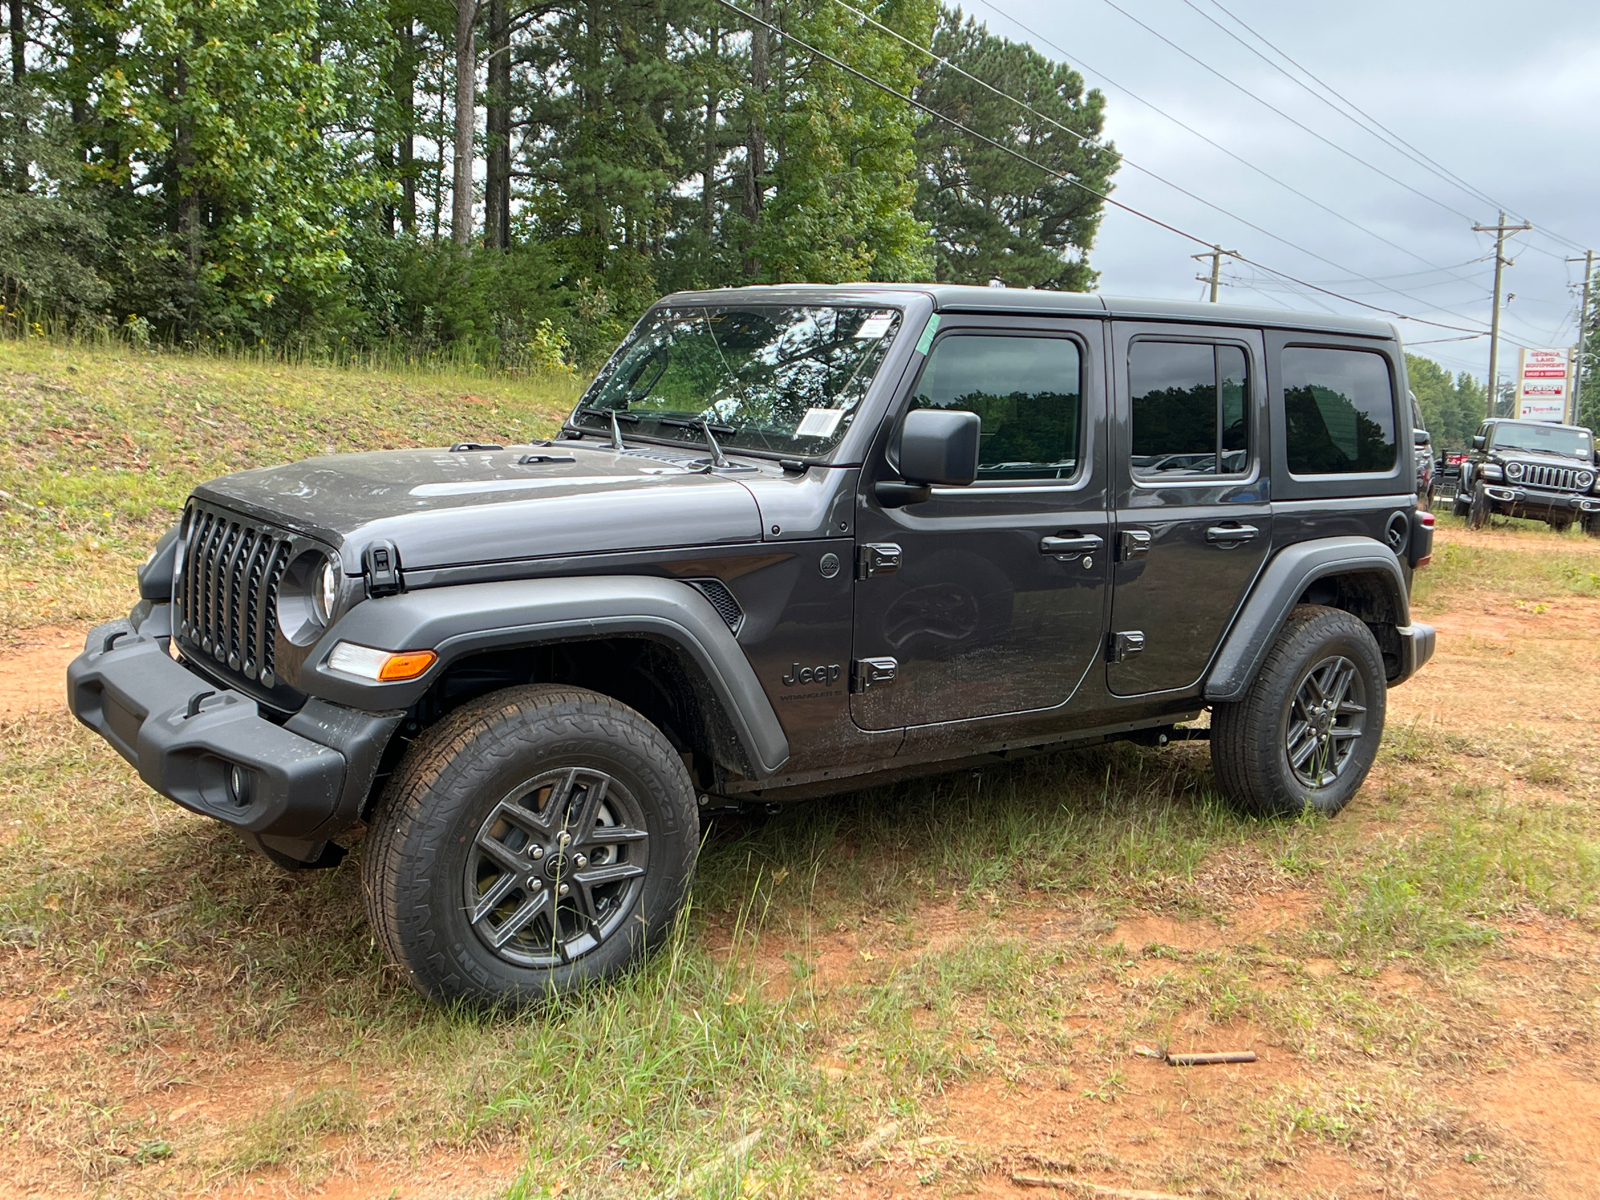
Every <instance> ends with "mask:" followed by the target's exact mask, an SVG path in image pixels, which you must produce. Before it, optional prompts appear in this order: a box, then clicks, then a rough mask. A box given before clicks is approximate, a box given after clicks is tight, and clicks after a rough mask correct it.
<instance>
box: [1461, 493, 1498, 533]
mask: <svg viewBox="0 0 1600 1200" xmlns="http://www.w3.org/2000/svg"><path fill="white" fill-rule="evenodd" d="M1493 513H1494V507H1493V505H1492V503H1491V502H1490V500H1489V490H1488V489H1487V488H1486V487H1484V485H1483V484H1481V483H1480V484H1477V485H1476V486H1475V487H1474V488H1473V489H1472V502H1471V504H1470V506H1469V507H1468V509H1467V528H1468V529H1482V528H1483V527H1484V526H1485V525H1487V524H1488V523H1489V518H1490V516H1492V515H1493Z"/></svg>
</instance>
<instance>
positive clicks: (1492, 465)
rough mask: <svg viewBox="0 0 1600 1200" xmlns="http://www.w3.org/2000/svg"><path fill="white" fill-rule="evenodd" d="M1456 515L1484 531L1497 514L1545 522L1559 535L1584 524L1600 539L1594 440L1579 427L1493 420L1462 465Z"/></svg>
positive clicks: (1599, 479)
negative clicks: (1574, 524) (1579, 524)
mask: <svg viewBox="0 0 1600 1200" xmlns="http://www.w3.org/2000/svg"><path fill="white" fill-rule="evenodd" d="M1451 507H1452V511H1453V512H1454V513H1455V515H1456V516H1458V517H1465V518H1466V519H1467V525H1468V526H1469V527H1470V528H1472V529H1481V528H1483V526H1485V525H1487V524H1488V523H1489V518H1490V516H1492V515H1493V514H1495V513H1499V514H1500V515H1501V516H1507V517H1524V518H1527V519H1529V520H1533V521H1544V522H1545V523H1546V524H1548V525H1549V526H1550V528H1551V529H1554V530H1556V531H1557V532H1558V533H1560V532H1565V531H1566V530H1567V529H1570V528H1571V527H1572V522H1573V521H1575V520H1576V521H1580V522H1582V524H1583V528H1584V531H1585V532H1586V533H1588V534H1590V535H1591V536H1594V537H1600V473H1597V472H1596V470H1595V458H1594V435H1593V434H1591V433H1590V432H1589V431H1588V430H1587V429H1584V428H1583V427H1581V426H1578V425H1550V424H1546V423H1545V422H1542V421H1514V420H1510V419H1508V418H1504V417H1500V418H1491V419H1490V420H1487V421H1485V422H1484V423H1483V425H1482V426H1481V427H1480V428H1479V430H1478V434H1477V436H1476V437H1474V438H1473V439H1472V451H1471V453H1470V454H1468V455H1467V458H1466V461H1464V462H1463V463H1462V464H1461V482H1460V484H1459V485H1458V487H1457V488H1456V492H1455V495H1454V497H1453V498H1452V500H1451Z"/></svg>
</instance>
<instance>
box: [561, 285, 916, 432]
mask: <svg viewBox="0 0 1600 1200" xmlns="http://www.w3.org/2000/svg"><path fill="white" fill-rule="evenodd" d="M900 323H901V316H900V313H899V312H898V311H897V310H895V309H889V308H873V307H859V308H857V307H848V308H847V307H840V306H836V305H804V306H783V305H749V306H738V307H732V306H730V307H726V308H710V307H678V308H660V309H657V310H655V311H654V312H652V313H650V314H649V315H648V316H646V318H645V319H644V320H643V321H641V322H640V323H639V325H638V326H637V327H636V328H635V329H634V331H633V333H632V334H630V335H629V337H628V340H627V341H625V342H623V344H622V345H621V346H620V347H619V348H618V349H617V352H616V353H615V354H614V355H612V356H611V361H610V362H608V363H607V364H606V366H605V368H604V369H603V370H602V371H601V372H600V374H599V375H598V376H597V377H596V379H595V381H594V383H593V384H591V385H590V387H589V390H588V391H587V392H585V393H584V396H583V399H582V400H580V401H579V402H578V408H577V410H576V412H574V414H573V419H574V421H575V422H576V423H577V424H578V425H579V426H580V427H581V428H585V429H597V430H603V431H609V430H610V428H611V414H612V413H615V414H616V415H617V418H618V420H619V421H624V422H626V423H625V424H624V425H623V426H622V429H623V436H624V439H626V437H627V435H628V433H630V432H632V433H639V434H645V435H648V436H650V437H657V438H661V439H663V440H666V441H677V442H684V443H686V444H688V443H692V444H695V445H702V446H703V445H704V444H705V435H704V433H703V432H702V431H701V429H700V426H699V422H701V421H702V420H703V421H705V422H707V423H708V424H709V425H710V427H711V430H712V432H713V433H714V434H715V435H716V437H717V439H718V441H720V442H721V443H722V444H723V445H724V446H727V447H728V448H730V449H744V450H767V451H772V452H775V453H778V454H784V455H793V456H796V457H810V456H814V455H819V454H826V453H827V452H828V451H830V450H832V449H833V447H834V446H836V445H837V444H838V442H839V439H840V438H841V437H843V436H844V431H845V430H846V429H848V428H849V426H850V420H851V417H852V416H853V415H854V413H855V411H856V407H857V406H858V405H859V404H860V403H861V400H862V397H864V396H865V395H866V394H867V388H868V386H869V385H870V384H871V383H872V380H873V377H874V376H875V375H876V374H877V373H878V368H879V367H881V366H882V365H883V359H884V356H885V355H886V354H887V353H888V350H889V346H890V344H891V343H892V342H893V341H894V338H895V334H896V333H897V332H898V331H899V328H900Z"/></svg>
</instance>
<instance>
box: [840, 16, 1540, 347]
mask: <svg viewBox="0 0 1600 1200" xmlns="http://www.w3.org/2000/svg"><path fill="white" fill-rule="evenodd" d="M835 2H836V3H840V4H843V3H844V0H835ZM978 2H979V3H981V4H983V5H984V7H986V8H989V9H991V10H992V11H993V12H994V13H996V14H997V15H998V16H1001V17H1003V18H1005V19H1006V20H1007V21H1009V22H1011V24H1013V25H1015V26H1016V27H1017V28H1018V29H1021V30H1022V31H1023V32H1024V33H1026V34H1027V35H1028V36H1029V37H1031V38H1033V39H1034V40H1035V41H1037V42H1039V43H1041V44H1043V45H1046V46H1048V47H1050V48H1051V49H1052V50H1054V51H1055V52H1056V53H1057V54H1059V55H1061V57H1062V58H1063V59H1064V60H1065V61H1067V62H1070V63H1076V65H1077V66H1078V67H1079V68H1080V69H1081V70H1083V71H1086V72H1088V73H1089V74H1091V75H1096V76H1099V77H1100V78H1101V79H1103V80H1104V81H1105V82H1107V83H1109V84H1110V85H1111V86H1112V87H1114V88H1116V89H1118V90H1119V91H1122V92H1125V93H1127V95H1129V96H1131V97H1132V98H1133V99H1135V100H1137V101H1138V102H1139V103H1140V104H1143V105H1144V106H1145V107H1146V108H1149V109H1151V110H1152V111H1153V112H1155V113H1157V114H1159V115H1160V116H1162V117H1165V118H1166V119H1167V120H1168V121H1171V122H1172V123H1173V124H1174V125H1176V126H1178V127H1179V128H1180V129H1183V130H1185V131H1186V132H1188V133H1190V134H1193V135H1194V136H1195V137H1197V138H1199V139H1200V140H1201V141H1203V142H1205V143H1206V144H1207V145H1209V146H1212V147H1214V148H1215V149H1217V150H1220V151H1221V152H1222V153H1223V154H1226V155H1227V156H1228V157H1229V158H1231V159H1233V160H1234V161H1235V162H1238V163H1240V164H1241V165H1243V166H1246V167H1248V168H1250V169H1251V170H1252V171H1255V172H1256V173H1257V174H1259V175H1261V176H1263V177H1264V178H1266V179H1269V180H1271V181H1272V182H1273V183H1276V184H1278V185H1279V186H1280V187H1282V188H1284V189H1285V190H1287V191H1289V192H1291V193H1293V194H1294V195H1296V196H1299V197H1301V198H1302V199H1304V200H1307V201H1309V202H1310V203H1311V204H1313V205H1315V206H1316V207H1318V208H1320V209H1322V210H1323V211H1324V212H1326V213H1328V214H1330V215H1331V216H1334V217H1337V218H1338V219H1339V220H1341V221H1344V222H1345V223H1346V224H1349V225H1352V226H1354V227H1355V228H1357V229H1359V230H1361V231H1362V232H1363V233H1367V234H1370V235H1371V236H1372V237H1375V238H1377V239H1378V240H1379V241H1381V242H1383V243H1385V244H1386V245H1389V246H1393V247H1394V248H1395V249H1397V250H1400V251H1402V252H1403V253H1405V254H1408V255H1410V256H1411V257H1412V258H1415V259H1417V261H1419V262H1423V263H1428V265H1429V266H1430V267H1432V268H1433V269H1434V270H1436V271H1437V270H1447V269H1450V270H1453V269H1454V268H1443V267H1438V266H1436V265H1435V264H1433V263H1431V262H1429V261H1428V259H1426V258H1423V257H1422V255H1420V254H1417V253H1416V252H1415V251H1413V250H1410V249H1407V248H1406V247H1404V246H1401V245H1398V244H1397V243H1395V242H1392V241H1390V240H1389V239H1388V238H1385V237H1383V236H1382V235H1381V234H1378V233H1375V232H1373V231H1372V230H1370V229H1368V228H1366V227H1365V226H1363V225H1361V224H1359V223H1358V222H1356V221H1353V220H1351V219H1350V218H1349V217H1346V216H1345V215H1344V214H1342V213H1339V212H1336V211H1334V210H1333V209H1331V208H1329V207H1328V206H1327V205H1325V204H1323V203H1322V202H1321V201H1319V200H1316V199H1314V198H1313V197H1310V196H1307V195H1306V194H1305V193H1304V192H1301V191H1300V190H1299V189H1297V188H1295V187H1292V186H1291V185H1289V184H1287V183H1285V182H1284V181H1283V180H1281V179H1279V178H1277V177H1276V176H1274V175H1272V174H1270V173H1269V172H1267V171H1264V170H1263V169H1262V168H1260V167H1258V166H1256V165H1255V164H1254V163H1252V162H1251V161H1250V160H1248V159H1246V158H1244V157H1243V156H1241V155H1239V154H1237V153H1235V152H1234V151H1232V150H1230V149H1228V148H1227V147H1226V146H1224V145H1222V144H1221V143H1219V142H1216V141H1214V140H1212V139H1211V138H1209V137H1207V136H1206V135H1205V134H1203V133H1201V132H1200V131H1199V130H1198V129H1195V128H1194V127H1193V126H1191V125H1188V124H1186V123H1185V122H1183V121H1181V120H1179V119H1178V118H1177V117H1175V116H1173V115H1172V114H1171V113H1169V112H1167V111H1166V110H1165V109H1163V108H1161V107H1160V106H1159V105H1157V104H1155V103H1153V102H1152V101H1149V100H1146V99H1145V98H1144V97H1143V96H1141V95H1139V94H1138V93H1137V92H1135V91H1134V90H1133V89H1131V88H1129V87H1127V86H1126V85H1125V84H1121V83H1118V82H1117V81H1116V80H1114V79H1112V78H1111V77H1110V76H1109V75H1107V74H1105V72H1103V71H1098V70H1096V69H1095V68H1093V67H1091V66H1090V65H1089V64H1088V63H1087V62H1085V61H1084V60H1083V59H1081V58H1078V57H1076V56H1074V55H1072V54H1070V53H1068V51H1066V50H1065V49H1063V48H1062V47H1061V46H1060V45H1059V44H1057V43H1056V42H1053V41H1051V40H1050V39H1049V38H1048V37H1046V36H1045V35H1043V34H1042V33H1040V32H1039V31H1038V30H1036V29H1034V28H1033V27H1032V26H1030V25H1027V24H1025V23H1024V22H1022V21H1020V20H1018V19H1017V18H1016V17H1014V16H1012V15H1011V14H1010V13H1008V12H1006V11H1005V10H1004V9H1002V8H1001V7H1000V6H999V5H998V4H996V3H994V0H978ZM845 7H849V5H845ZM852 11H859V10H855V9H852ZM867 19H868V20H872V18H870V17H869V18H867ZM874 24H877V22H874ZM880 28H884V29H886V31H887V32H889V33H891V34H894V36H896V37H899V36H900V35H899V34H897V33H895V31H894V30H892V29H888V28H887V27H886V26H880ZM902 40H905V39H903V38H902ZM908 44H910V45H916V43H914V42H911V43H908ZM918 49H922V50H923V51H924V53H930V54H931V52H930V51H927V50H926V49H925V48H923V47H918ZM933 57H935V58H938V56H937V55H933ZM939 61H940V62H948V60H947V59H939ZM951 65H952V66H953V64H951ZM1202 65H1203V64H1202ZM957 69H959V68H957ZM1208 69H1209V68H1208ZM985 86H988V85H987V84H985ZM1008 99H1013V100H1014V102H1015V103H1017V104H1022V101H1020V100H1015V99H1014V98H1013V97H1008ZM1023 107H1027V106H1026V105H1023ZM1122 161H1123V162H1125V163H1127V165H1128V166H1130V167H1133V168H1134V169H1135V170H1136V171H1140V172H1142V173H1143V174H1146V175H1150V176H1151V177H1152V178H1154V179H1156V180H1158V181H1159V182H1161V183H1164V184H1166V185H1167V186H1168V187H1170V188H1172V189H1173V190H1175V191H1177V192H1179V193H1181V194H1182V195H1185V196H1189V197H1190V198H1191V199H1194V200H1196V201H1198V202H1199V203H1201V204H1203V205H1205V206H1206V207H1208V208H1210V209H1213V210H1214V211H1216V212H1220V213H1222V214H1223V215H1225V216H1228V217H1230V218H1232V219H1233V220H1236V221H1239V222H1240V223H1242V224H1244V225H1247V226H1249V227H1250V228H1251V229H1254V230H1256V231H1257V232H1259V233H1263V234H1265V235H1266V236H1267V237H1270V238H1272V239H1273V240H1274V241H1277V242H1281V243H1282V244H1283V245H1286V246H1288V247H1290V248H1291V249H1294V250H1298V251H1299V252H1300V253H1302V254H1305V255H1307V256H1308V257H1311V258H1315V259H1317V261H1319V262H1322V263H1326V264H1327V265H1328V266H1331V267H1334V268H1336V269H1337V270H1340V271H1343V272H1344V273H1345V274H1346V275H1347V276H1350V277H1352V278H1354V279H1358V280H1360V281H1361V282H1363V283H1371V284H1373V285H1374V286H1376V287H1378V288H1379V289H1380V291H1382V292H1391V293H1393V294H1394V295H1397V296H1404V297H1405V298H1406V299H1408V300H1412V301H1415V302H1416V303H1418V304H1424V305H1429V306H1430V311H1434V312H1444V313H1449V314H1450V315H1451V316H1456V317H1461V318H1462V319H1463V320H1468V321H1473V320H1477V319H1478V318H1476V317H1472V316H1470V315H1468V314H1466V313H1463V312H1459V311H1457V310H1455V309H1451V308H1445V307H1443V306H1442V305H1433V304H1431V303H1430V301H1428V300H1427V299H1425V298H1424V297H1421V296H1415V295H1412V294H1411V293H1410V292H1407V291H1406V290H1405V289H1403V288H1386V287H1384V286H1383V285H1382V283H1381V282H1380V280H1381V279H1384V278H1397V277H1396V276H1379V277H1378V278H1373V277H1370V276H1366V275H1362V274H1359V273H1358V272H1355V271H1352V270H1351V269H1350V268H1349V267H1346V266H1344V265H1342V264H1340V263H1336V262H1334V261H1333V260H1331V259H1329V258H1325V257H1323V256H1322V255H1320V254H1317V253H1316V252H1315V251H1312V250H1308V249H1306V248H1305V247H1303V246H1300V245H1297V244H1296V243H1294V242H1291V241H1289V240H1288V239H1287V238H1283V237H1279V236H1278V235H1277V234H1274V233H1271V232H1269V231H1268V230H1265V229H1263V228H1261V226H1259V225H1255V224H1253V223H1252V222H1250V221H1247V220H1245V219H1244V218H1243V217H1239V216H1237V215H1236V214H1234V213H1232V212H1229V211H1228V210H1227V209H1224V208H1222V207H1221V206H1219V205H1216V204H1213V203H1212V202H1211V201H1209V200H1205V199H1202V198H1201V197H1198V196H1196V195H1194V193H1192V192H1190V191H1188V190H1187V189H1185V188H1182V187H1179V186H1178V185H1177V184H1174V183H1172V182H1170V181H1169V180H1166V179H1163V178H1162V177H1161V176H1159V175H1156V174H1154V173H1153V172H1151V171H1149V170H1148V169H1147V168H1144V167H1141V166H1140V165H1139V164H1138V163H1136V162H1133V161H1132V160H1131V159H1128V158H1124V159H1123V160H1122ZM1469 219H1470V218H1469ZM1474 261H1478V260H1474ZM1461 265H1466V264H1461ZM1456 278H1457V280H1458V281H1459V282H1461V283H1468V284H1474V283H1475V281H1474V280H1470V279H1466V278H1464V277H1461V276H1457V277H1456ZM1334 282H1342V281H1334ZM1309 286H1317V285H1315V284H1311V285H1309ZM1329 294H1330V295H1339V293H1329ZM1373 294H1378V293H1373ZM1383 311H1388V310H1383ZM1508 340H1509V339H1508ZM1519 344H1520V343H1519Z"/></svg>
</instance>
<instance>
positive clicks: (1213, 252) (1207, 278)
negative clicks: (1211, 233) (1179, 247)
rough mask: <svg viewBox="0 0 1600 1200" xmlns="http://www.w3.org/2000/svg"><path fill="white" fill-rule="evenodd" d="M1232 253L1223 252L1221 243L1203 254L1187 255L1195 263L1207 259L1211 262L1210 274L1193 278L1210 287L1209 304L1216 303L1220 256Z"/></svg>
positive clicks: (1220, 269) (1230, 251)
mask: <svg viewBox="0 0 1600 1200" xmlns="http://www.w3.org/2000/svg"><path fill="white" fill-rule="evenodd" d="M1232 253H1234V251H1232V250H1224V249H1223V248H1222V243H1221V242H1217V243H1215V244H1214V245H1213V246H1212V247H1211V249H1210V250H1207V251H1206V252H1205V253H1204V254H1191V255H1189V257H1190V258H1192V259H1194V260H1195V261H1196V262H1204V261H1205V260H1206V259H1208V258H1209V259H1210V260H1211V274H1210V275H1196V276H1195V278H1196V279H1198V280H1199V281H1200V282H1201V283H1209V284H1210V285H1211V303H1213V304H1215V303H1216V302H1217V284H1218V283H1220V282H1221V276H1222V256H1223V255H1224V254H1232Z"/></svg>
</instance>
